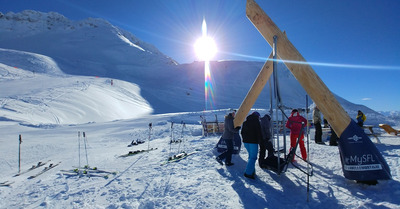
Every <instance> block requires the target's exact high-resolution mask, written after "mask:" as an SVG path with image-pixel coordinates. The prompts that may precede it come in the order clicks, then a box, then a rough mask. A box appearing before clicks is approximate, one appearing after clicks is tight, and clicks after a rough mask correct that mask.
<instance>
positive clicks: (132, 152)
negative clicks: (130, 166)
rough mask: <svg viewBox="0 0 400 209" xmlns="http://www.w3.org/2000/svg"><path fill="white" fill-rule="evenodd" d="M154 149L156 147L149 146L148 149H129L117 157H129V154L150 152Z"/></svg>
mask: <svg viewBox="0 0 400 209" xmlns="http://www.w3.org/2000/svg"><path fill="white" fill-rule="evenodd" d="M156 149H157V148H150V149H145V150H136V151H129V152H128V153H127V154H124V155H120V156H119V157H129V156H132V155H137V154H140V153H144V152H150V151H153V150H156Z"/></svg>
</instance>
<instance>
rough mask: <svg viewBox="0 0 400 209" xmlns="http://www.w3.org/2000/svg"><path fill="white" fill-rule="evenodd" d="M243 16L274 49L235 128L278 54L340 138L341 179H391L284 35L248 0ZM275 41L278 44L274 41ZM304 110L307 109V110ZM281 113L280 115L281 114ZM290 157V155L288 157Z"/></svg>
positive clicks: (376, 153)
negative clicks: (365, 159)
mask: <svg viewBox="0 0 400 209" xmlns="http://www.w3.org/2000/svg"><path fill="white" fill-rule="evenodd" d="M246 16H247V17H248V19H249V20H250V21H251V22H252V23H253V25H254V26H255V27H256V28H257V29H258V31H259V32H260V34H261V35H262V36H263V37H264V39H265V40H266V41H267V42H268V43H269V44H270V45H271V46H273V48H274V49H273V53H271V54H270V56H269V57H268V60H267V62H266V63H265V64H264V66H263V67H262V69H261V71H260V73H259V75H258V76H257V78H256V80H255V81H254V83H253V85H252V86H251V88H250V90H249V92H248V93H247V95H246V97H245V99H244V100H243V102H242V104H241V106H240V107H239V110H238V111H237V114H236V117H235V119H234V126H235V127H237V126H241V124H242V123H243V121H244V119H245V117H246V116H247V114H248V113H249V111H250V109H251V107H252V106H253V105H254V103H255V101H256V100H257V97H258V96H259V94H260V92H261V90H262V89H263V88H264V86H265V84H266V83H267V80H268V79H269V78H270V76H271V74H272V73H273V64H274V63H273V61H271V60H274V59H273V55H277V56H278V57H279V58H280V59H281V60H282V61H283V62H284V64H285V65H286V66H287V67H288V69H289V70H290V71H291V73H292V74H293V75H294V77H295V78H296V79H297V80H298V81H299V83H300V84H301V86H302V87H303V88H304V90H306V92H307V94H308V95H310V97H311V99H312V100H313V102H314V103H315V104H316V105H317V106H318V107H319V109H320V110H321V112H322V114H323V115H324V117H326V119H327V121H329V123H330V125H331V127H332V128H333V130H334V131H335V133H336V134H337V136H338V137H339V146H338V147H339V153H340V160H341V163H342V170H343V174H344V177H345V178H347V179H350V180H355V181H357V182H360V183H366V184H376V183H377V180H390V179H392V177H391V174H390V168H389V166H388V164H387V162H386V160H385V159H384V158H383V156H382V154H381V153H380V152H379V150H378V149H377V148H376V147H375V145H374V144H373V143H372V142H371V140H370V139H369V137H368V136H367V135H366V133H365V132H364V130H362V129H361V128H360V127H359V126H358V125H357V123H356V122H355V121H354V120H352V119H351V118H350V116H349V115H348V114H347V112H346V111H345V110H344V109H343V107H342V106H341V105H340V103H339V102H338V101H337V100H336V98H335V96H334V95H333V94H332V92H331V91H330V90H329V89H328V87H327V86H326V85H325V84H324V82H323V81H322V80H321V79H320V78H319V76H318V75H317V74H316V73H315V71H314V70H313V69H312V67H311V66H310V65H309V64H308V63H307V61H306V60H305V59H304V58H303V56H302V55H301V54H300V52H299V51H297V49H296V47H294V45H293V44H292V43H291V42H290V41H289V39H288V38H287V36H286V34H285V33H284V32H282V31H281V30H280V29H279V28H278V26H277V25H276V24H275V23H274V22H273V20H272V19H271V18H270V17H269V16H268V15H267V14H266V13H265V12H264V11H263V10H262V9H261V7H260V6H259V5H258V4H257V3H256V2H255V1H254V0H247V3H246ZM278 39H279V42H278V44H277V42H276V40H278ZM275 60H276V59H275ZM300 63H301V64H300ZM307 100H308V99H307ZM278 106H279V105H278ZM307 109H308V107H306V110H307ZM281 113H282V114H283V113H284V111H281ZM276 114H277V113H276ZM292 154H293V153H292V152H289V154H288V156H290V155H292ZM364 156H368V157H369V158H368V159H369V160H367V161H365V162H364V161H363V162H362V163H360V162H359V161H357V159H360V158H362V157H364Z"/></svg>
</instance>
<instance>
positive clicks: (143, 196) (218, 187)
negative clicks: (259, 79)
mask: <svg viewBox="0 0 400 209" xmlns="http://www.w3.org/2000/svg"><path fill="white" fill-rule="evenodd" d="M47 16H49V17H51V18H46V17H47ZM47 19H50V20H51V21H50V22H48V24H49V25H52V28H51V29H46V30H50V31H46V32H45V33H44V32H43V31H42V30H43V29H41V27H40V26H42V28H43V22H41V21H43V20H47ZM9 21H13V22H9ZM21 21H22V22H21ZM27 22H30V23H32V24H28V23H27ZM83 23H85V24H83ZM0 25H2V27H0V28H2V29H0V30H4V31H2V35H3V34H5V35H4V36H2V37H0V44H1V45H0V46H2V47H4V48H2V49H0V89H1V91H0V133H1V136H0V144H1V146H0V179H1V181H0V182H4V181H11V182H13V183H12V184H11V185H10V186H9V187H0V199H1V201H0V208H83V207H85V208H110V209H111V208H321V207H324V208H328V209H329V208H332V209H333V208H335V209H336V208H400V199H399V198H398V197H399V195H400V184H399V180H400V170H399V167H400V160H399V156H400V138H399V137H396V136H391V135H388V134H386V133H384V132H382V131H381V130H379V129H376V132H377V133H380V134H381V135H380V136H379V138H380V140H381V142H382V143H375V145H376V146H377V148H378V150H379V151H380V152H381V153H382V155H383V157H384V158H385V159H386V161H387V163H388V165H389V167H390V168H391V174H392V177H393V179H392V180H387V181H383V180H379V183H378V184H377V185H365V184H358V183H356V182H354V181H350V180H348V179H346V178H344V176H343V172H342V166H341V163H340V157H339V151H338V148H337V147H334V146H323V145H317V144H315V143H314V142H313V140H312V135H313V130H311V132H310V136H311V137H310V138H309V143H310V144H309V146H310V150H309V156H310V161H311V162H312V163H313V165H314V173H313V176H311V177H310V178H309V183H310V187H309V190H308V189H307V177H306V175H305V174H304V173H302V172H301V171H300V170H298V169H296V168H294V167H293V166H292V165H289V167H288V170H287V171H286V172H285V173H283V174H281V175H277V174H276V173H274V172H272V171H269V170H263V169H261V168H259V167H258V166H257V165H256V173H257V178H256V180H250V179H247V178H245V177H244V176H243V172H244V169H245V166H246V162H247V157H248V155H247V152H246V150H245V149H244V148H243V146H242V150H241V152H240V154H239V155H234V156H233V160H232V161H233V162H234V163H235V165H233V166H231V167H225V166H221V165H219V164H218V163H217V162H216V161H215V159H214V158H215V157H216V155H217V154H218V153H217V152H216V149H215V145H216V143H217V142H218V140H219V137H220V136H218V135H212V134H211V135H210V136H208V137H203V136H202V126H201V124H200V123H199V121H200V116H201V115H204V116H205V117H206V118H207V121H213V120H214V119H215V114H216V115H217V116H218V119H219V120H220V121H222V120H223V117H224V115H225V114H226V113H227V112H228V111H229V108H230V107H232V108H237V107H238V106H239V105H240V102H241V100H242V99H243V98H244V96H245V94H246V93H247V91H248V89H249V87H250V86H251V83H252V82H253V80H254V78H255V76H256V75H257V74H258V71H259V69H260V68H261V66H262V64H263V63H256V62H238V61H229V62H212V63H211V68H212V69H214V71H213V77H214V79H215V81H217V85H216V86H215V87H216V92H215V97H216V98H217V101H218V102H219V106H217V107H218V108H217V110H214V111H202V110H203V109H202V108H204V95H203V94H204V80H203V78H204V73H203V71H202V70H201V69H202V67H203V65H202V63H196V62H195V63H191V64H185V65H175V64H174V61H173V60H171V59H169V58H168V57H166V56H164V55H162V53H161V52H159V51H157V50H156V49H155V48H154V47H152V46H151V45H150V44H146V43H142V42H141V41H140V40H138V39H135V37H133V35H131V34H127V33H126V32H124V31H119V29H117V28H115V27H113V26H111V25H110V24H107V23H104V22H103V21H102V20H98V19H90V20H86V21H82V22H78V23H76V22H71V21H69V20H68V19H66V18H64V17H63V16H62V15H59V14H56V13H49V14H44V13H39V12H34V11H30V12H24V13H22V14H6V15H4V16H3V17H0ZM3 26H7V27H3ZM35 26H37V27H35ZM27 27H31V28H30V29H27ZM80 27H81V28H80ZM33 28H34V29H35V30H33ZM45 28H47V27H45ZM54 28H58V29H54ZM60 28H61V29H60ZM110 28H111V29H110ZM7 30H8V31H14V32H15V30H17V31H20V32H19V33H18V34H21V35H20V36H19V37H20V38H21V39H20V40H24V41H23V43H25V44H24V45H23V47H22V45H18V43H17V42H18V41H16V40H17V39H14V35H9V34H7ZM93 30H100V31H102V32H104V34H103V35H98V34H99V33H96V31H93ZM26 31H31V33H33V35H32V34H28V33H24V32H26ZM107 31H109V32H107ZM3 32H4V33H3ZM15 33H17V32H15ZM22 34H23V35H24V36H22ZM35 34H42V35H43V36H35ZM82 34H85V35H88V34H91V35H97V36H95V37H94V38H93V37H92V36H85V37H84V36H83V35H82ZM16 37H18V36H16ZM124 37H125V38H126V39H125V38H124ZM46 40H51V41H53V42H51V43H55V44H54V45H46V46H42V45H44V44H40V43H48V42H46ZM6 42H7V43H8V44H6ZM27 43H29V44H27ZM107 43H113V45H117V47H115V48H113V47H107ZM6 46H7V47H6ZM11 46H15V47H11ZM78 46H79V47H78ZM78 49H79V50H78ZM143 50H144V51H143ZM89 52H90V53H89ZM128 57H131V58H130V59H128ZM133 57H135V58H136V59H133ZM137 57H139V58H137ZM155 60H158V61H155ZM153 61H154V62H153ZM110 66H111V67H110ZM215 69H217V70H215ZM279 76H280V77H279V79H280V81H282V82H281V83H285V85H284V87H283V88H282V94H283V99H284V102H285V104H289V105H292V106H296V107H298V106H301V107H303V106H304V104H303V103H304V102H303V98H304V90H303V89H302V88H301V87H300V86H299V84H298V83H296V80H295V79H294V77H293V76H291V75H290V74H288V71H282V73H281V74H280V75H279ZM199 78H200V79H199ZM265 95H267V94H265ZM265 97H266V96H263V97H260V98H259V101H258V102H259V104H262V105H264V106H265V104H268V102H267V99H266V98H265ZM338 98H339V102H340V103H341V104H342V105H343V106H344V108H345V109H346V111H348V112H349V114H351V115H352V114H353V111H356V110H357V109H360V108H361V109H362V110H364V112H366V113H367V117H368V119H367V121H371V123H372V124H377V123H382V122H385V123H390V124H392V125H393V126H394V127H395V128H397V129H399V128H400V124H399V123H398V122H397V123H396V122H395V121H394V120H392V119H390V118H387V117H385V116H383V115H381V114H379V113H377V112H375V111H373V110H370V109H368V108H367V107H364V106H359V105H356V104H352V103H350V102H348V101H345V100H344V99H341V98H340V97H338ZM300 100H301V102H299V101H300ZM262 105H259V106H256V107H257V108H259V109H257V111H259V112H260V113H261V114H265V113H266V110H265V108H261V107H264V106H262ZM171 122H174V126H173V129H171ZM150 123H151V124H152V129H151V131H150V129H149V124H150ZM183 123H184V124H185V126H183ZM83 132H85V138H84V137H83ZM78 133H79V135H78ZM20 135H21V137H22V143H21V144H19V136H20ZM171 136H173V137H174V139H182V140H183V142H182V143H180V144H179V143H178V144H170V143H169V141H170V140H171ZM287 138H289V137H287ZM85 139H86V142H87V143H86V149H85V144H84V142H85ZM137 139H140V140H144V141H145V143H143V144H139V145H137V146H132V147H127V145H128V144H130V143H131V141H132V140H137ZM371 140H372V141H373V142H376V141H375V139H371ZM287 143H289V142H287ZM19 148H21V152H20V153H21V155H20V156H21V164H20V166H21V171H24V170H26V169H28V168H30V167H31V166H32V165H36V164H37V163H38V162H39V161H41V162H47V161H48V160H50V162H48V163H47V164H46V165H45V166H48V165H49V164H50V163H53V164H56V163H58V162H61V163H60V164H59V165H58V166H57V167H54V168H53V169H51V170H49V171H47V172H45V173H44V174H42V175H40V176H38V177H36V178H33V179H28V178H29V176H31V175H34V174H36V173H38V172H39V171H41V170H42V169H43V167H45V166H43V167H41V168H38V169H36V170H33V171H30V172H28V173H25V174H22V175H20V176H15V177H14V175H15V174H17V173H18V170H19V161H18V158H19V155H18V150H19ZM148 148H157V149H155V150H153V151H150V152H143V153H139V154H137V155H133V156H129V157H125V158H123V157H120V155H123V154H127V153H128V152H129V151H135V150H145V149H148ZM181 151H185V152H187V153H191V152H195V153H194V154H193V155H190V156H188V157H187V158H185V159H182V160H181V161H179V162H174V163H168V164H165V165H161V164H163V163H164V162H165V161H166V160H167V159H168V157H170V156H173V155H176V154H178V153H180V152H181ZM86 164H89V165H90V166H96V167H97V168H98V169H101V170H107V171H112V172H116V174H115V175H114V174H110V175H109V177H108V178H107V179H106V178H102V177H95V176H92V177H90V175H89V176H82V177H78V176H67V175H65V174H63V172H62V171H61V170H71V169H73V168H74V167H76V166H79V165H80V166H83V165H86ZM299 165H300V166H302V167H303V168H305V167H304V166H305V165H303V164H302V163H301V162H299Z"/></svg>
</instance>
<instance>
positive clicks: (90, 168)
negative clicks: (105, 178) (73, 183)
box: [73, 165, 117, 175]
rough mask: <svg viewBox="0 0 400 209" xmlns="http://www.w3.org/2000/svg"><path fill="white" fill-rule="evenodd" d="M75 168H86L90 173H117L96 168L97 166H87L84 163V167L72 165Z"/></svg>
mask: <svg viewBox="0 0 400 209" xmlns="http://www.w3.org/2000/svg"><path fill="white" fill-rule="evenodd" d="M75 169H77V170H80V169H82V170H87V171H89V172H90V173H107V174H113V175H116V174H117V172H116V171H106V170H100V169H98V168H97V167H89V166H87V165H85V166H84V167H74V169H73V170H75Z"/></svg>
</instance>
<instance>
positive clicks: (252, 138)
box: [216, 106, 366, 179]
mask: <svg viewBox="0 0 400 209" xmlns="http://www.w3.org/2000/svg"><path fill="white" fill-rule="evenodd" d="M234 119H235V111H233V112H231V113H229V114H228V115H227V116H225V123H224V126H225V127H224V128H225V129H224V132H223V134H222V139H223V140H224V141H225V143H226V145H227V150H226V151H225V152H223V153H221V154H220V155H219V156H217V158H216V160H217V161H218V162H219V163H220V164H221V165H222V164H223V160H225V165H226V166H232V165H233V164H234V163H232V152H233V139H234V135H235V134H237V133H239V131H240V129H242V130H241V131H240V133H241V135H242V140H243V144H244V147H245V148H246V150H247V152H248V154H249V157H248V161H247V165H246V169H245V172H244V176H245V177H247V178H251V179H255V164H256V161H257V154H259V156H258V162H259V166H260V167H262V168H263V165H264V163H265V162H266V161H267V159H268V158H271V157H274V156H275V155H274V151H275V150H274V147H273V144H272V142H271V117H270V116H269V115H268V114H265V115H264V116H263V117H261V115H260V113H258V112H253V113H251V114H250V115H248V116H247V117H246V121H244V123H243V125H242V127H240V126H238V127H234V123H233V120H234ZM365 119H366V117H365V115H364V114H363V113H362V112H361V111H360V110H359V111H358V115H357V121H358V124H359V125H360V126H361V127H362V126H363V123H364V121H365ZM321 122H322V119H321V113H320V110H319V109H318V107H317V106H316V107H315V108H314V110H313V123H314V126H315V143H317V144H324V142H323V141H322V126H321ZM307 125H308V123H307V119H305V118H304V117H303V116H301V115H300V113H299V111H298V110H297V109H293V110H292V112H291V114H290V117H289V118H288V120H287V121H286V124H285V127H286V128H288V129H289V130H290V150H292V149H294V148H295V147H296V145H297V141H298V147H299V148H300V153H301V157H302V159H303V160H305V161H307V151H306V148H305V144H304V130H303V129H302V128H304V127H306V126H307ZM331 132H332V135H331V140H330V145H334V146H337V139H338V137H337V136H336V133H335V132H334V131H333V129H332V128H331ZM267 151H268V154H267V153H266V152H267ZM266 154H267V155H266ZM292 161H296V160H295V155H294V156H293V158H292Z"/></svg>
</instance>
